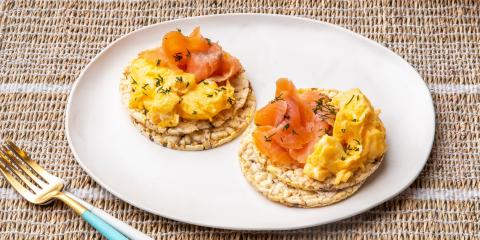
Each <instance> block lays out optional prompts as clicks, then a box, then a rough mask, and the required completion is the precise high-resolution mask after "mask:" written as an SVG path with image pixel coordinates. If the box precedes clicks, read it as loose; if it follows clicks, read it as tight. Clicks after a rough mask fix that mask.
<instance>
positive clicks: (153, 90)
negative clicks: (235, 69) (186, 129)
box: [126, 57, 234, 127]
mask: <svg viewBox="0 0 480 240" xmlns="http://www.w3.org/2000/svg"><path fill="white" fill-rule="evenodd" d="M126 75H127V76H128V77H129V79H130V81H131V82H130V85H131V86H132V90H131V94H130V101H129V107H130V108H132V109H137V110H141V111H143V112H144V114H146V116H147V118H148V119H149V120H150V121H151V122H152V123H154V124H157V125H158V126H159V127H173V126H176V125H178V123H179V121H180V117H182V118H185V119H209V120H211V119H212V118H213V117H214V116H215V115H217V114H218V113H219V112H221V111H222V110H225V109H228V108H230V107H231V106H232V104H233V102H234V88H233V87H232V86H230V84H229V83H228V82H227V84H226V86H221V87H220V86H218V85H217V84H216V83H215V82H213V81H211V80H208V79H207V80H204V81H202V82H200V83H198V84H197V83H196V81H195V75H193V74H191V73H185V72H183V71H181V70H172V69H169V68H165V67H160V66H157V65H155V64H152V63H149V62H148V61H147V60H145V59H143V58H140V57H139V58H136V59H135V60H133V61H132V63H131V64H130V66H129V68H128V69H127V71H126Z"/></svg>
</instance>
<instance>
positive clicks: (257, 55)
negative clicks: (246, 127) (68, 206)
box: [66, 14, 435, 230]
mask: <svg viewBox="0 0 480 240" xmlns="http://www.w3.org/2000/svg"><path fill="white" fill-rule="evenodd" d="M195 26H201V28H202V32H203V34H204V35H205V36H207V37H209V38H211V39H213V40H214V41H217V40H218V41H219V42H220V44H221V45H222V46H223V47H224V49H225V50H227V51H228V52H230V53H231V54H233V55H234V56H236V57H238V58H239V59H240V61H241V63H242V64H243V66H244V67H245V69H246V73H247V76H248V77H249V78H250V80H251V82H252V84H253V88H254V90H255V94H256V96H257V105H258V106H263V105H265V104H266V103H267V102H268V101H269V100H270V99H271V98H272V97H273V95H274V89H275V85H274V83H275V80H276V79H277V78H278V77H282V76H285V77H289V78H290V79H292V80H293V81H294V82H295V84H296V85H297V86H298V87H325V88H337V89H349V88H353V87H359V88H360V89H362V90H363V91H364V93H365V94H366V95H367V96H368V97H369V98H370V100H371V101H372V103H373V104H374V106H375V107H378V108H381V109H382V114H381V118H382V120H383V121H384V123H385V127H386V129H387V136H388V137H387V138H388V139H387V142H388V145H389V150H388V154H387V156H386V159H385V161H384V162H383V164H382V166H381V168H380V169H379V170H378V171H377V173H375V174H374V175H373V176H372V177H371V178H370V179H369V181H368V182H367V183H366V184H364V186H363V187H362V188H361V189H360V190H359V191H358V192H357V193H356V194H355V195H353V196H352V197H350V198H348V199H346V200H344V201H342V202H340V203H337V204H334V205H331V206H328V207H323V208H315V209H297V208H289V207H285V206H283V205H280V204H276V203H273V202H270V201H269V200H267V199H266V198H265V197H263V196H262V195H260V194H259V193H257V192H256V191H255V190H254V189H253V188H252V187H250V185H249V184H248V183H247V182H246V180H245V179H244V177H243V175H242V173H241V171H240V167H239V162H238V159H237V149H238V146H239V141H240V138H237V139H235V140H234V141H232V142H230V143H228V144H226V145H223V146H221V147H218V148H216V149H212V150H207V151H200V152H183V151H174V150H170V149H167V148H164V147H161V146H159V145H156V144H154V143H152V142H150V140H148V139H147V138H145V137H144V136H142V135H141V134H140V133H139V132H138V131H137V130H136V129H135V128H134V127H133V125H132V124H131V123H130V120H129V117H128V115H127V112H126V110H125V108H124V106H122V105H121V102H120V95H119V93H118V83H119V79H120V78H121V75H122V71H123V69H124V67H125V66H126V65H127V64H128V63H129V61H130V60H131V59H132V58H134V57H135V56H136V54H137V53H138V52H140V51H142V50H144V49H148V48H153V47H155V46H157V45H159V44H160V42H161V39H162V36H163V35H164V33H165V32H167V31H170V30H172V29H176V28H180V29H182V30H183V31H184V32H185V33H189V32H190V31H191V30H192V29H193V28H194V27H195ZM434 125H435V117H434V109H433V104H432V99H431V96H430V93H429V91H428V89H427V87H426V85H425V83H424V82H423V80H422V78H421V77H420V76H419V75H418V73H417V72H416V71H415V70H414V69H413V68H412V67H411V66H410V65H409V64H408V63H407V62H406V61H404V60H403V59H402V58H400V57H399V56H398V55H396V54H394V53H393V52H391V51H390V50H388V49H386V48H384V47H382V46H381V45H379V44H378V43H375V42H373V41H371V40H368V39H366V38H364V37H362V36H360V35H357V34H355V33H352V32H350V31H348V30H346V29H343V28H340V27H338V26H334V25H331V24H327V23H323V22H318V21H313V20H308V19H302V18H295V17H287V16H276V15H255V14H234V15H217V16H204V17H195V18H187V19H180V20H175V21H169V22H164V23H160V24H156V25H152V26H148V27H145V28H142V29H139V30H137V31H135V32H132V33H130V34H128V35H126V36H124V37H122V38H120V39H118V40H117V41H115V42H114V43H112V44H111V45H110V46H108V47H107V48H105V49H104V50H103V51H102V52H101V53H100V54H99V55H98V56H97V57H95V58H94V59H93V60H92V62H91V63H90V64H89V65H88V66H87V67H86V68H85V70H84V71H83V72H82V74H80V77H79V78H78V80H77V81H76V83H75V84H74V87H73V90H72V92H71V94H70V99H69V102H68V106H67V114H66V132H67V138H68V141H69V143H70V146H71V148H72V151H73V153H74V155H75V157H76V159H77V161H78V163H79V164H80V165H81V166H82V167H83V169H85V171H86V172H87V173H88V174H89V175H90V176H91V177H92V178H93V179H95V181H97V182H98V183H99V184H100V185H102V186H103V187H104V188H106V189H107V190H108V191H110V192H112V193H113V194H114V195H116V196H117V197H119V198H121V199H123V200H124V201H126V202H128V203H130V204H132V205H134V206H137V207H139V208H141V209H144V210H146V211H149V212H152V213H155V214H158V215H161V216H164V217H167V218H171V219H175V220H179V221H183V222H187V223H193V224H198V225H204V226H211V227H218V228H227V229H257V230H258V229H293V228H301V227H308V226H313V225H319V224H325V223H328V222H332V221H336V220H339V219H343V218H346V217H349V216H352V215H354V214H358V213H361V212H363V211H366V210H368V209H370V208H372V207H374V206H376V205H378V204H380V203H382V202H384V201H386V200H388V199H390V198H392V197H393V196H395V195H397V194H398V193H400V192H401V191H402V190H403V189H405V188H406V187H408V186H409V185H410V183H412V181H413V180H414V179H415V178H416V177H417V175H418V174H419V173H420V171H421V169H422V168H423V166H424V164H425V162H426V160H427V158H428V155H429V153H430V149H431V146H432V142H433V137H434Z"/></svg>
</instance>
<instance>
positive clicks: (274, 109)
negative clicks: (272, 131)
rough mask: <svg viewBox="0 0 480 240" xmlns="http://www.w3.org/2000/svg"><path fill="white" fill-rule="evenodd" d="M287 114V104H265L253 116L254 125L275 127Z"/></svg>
mask: <svg viewBox="0 0 480 240" xmlns="http://www.w3.org/2000/svg"><path fill="white" fill-rule="evenodd" d="M286 113H287V102H286V101H284V100H279V101H275V102H272V103H270V104H267V105H266V106H265V107H263V108H261V109H260V110H258V111H257V113H256V114H255V124H257V125H259V126H277V125H278V124H279V123H280V122H281V121H282V120H283V119H284V118H285V114H286Z"/></svg>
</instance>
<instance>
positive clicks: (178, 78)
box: [175, 76, 183, 82]
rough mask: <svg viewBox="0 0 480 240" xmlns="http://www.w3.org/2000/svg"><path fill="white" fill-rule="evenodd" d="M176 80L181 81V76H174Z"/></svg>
mask: <svg viewBox="0 0 480 240" xmlns="http://www.w3.org/2000/svg"><path fill="white" fill-rule="evenodd" d="M175 79H176V81H177V82H183V77H182V76H178V77H176V78H175Z"/></svg>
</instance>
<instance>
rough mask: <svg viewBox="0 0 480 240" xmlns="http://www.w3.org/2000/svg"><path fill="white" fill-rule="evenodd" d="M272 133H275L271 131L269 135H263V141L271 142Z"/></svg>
mask: <svg viewBox="0 0 480 240" xmlns="http://www.w3.org/2000/svg"><path fill="white" fill-rule="evenodd" d="M273 135H275V133H272V134H271V135H269V136H263V138H264V139H265V142H271V141H272V137H273Z"/></svg>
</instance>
